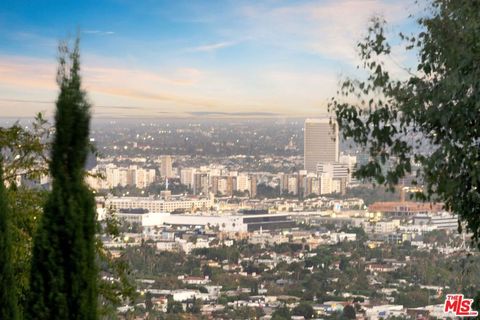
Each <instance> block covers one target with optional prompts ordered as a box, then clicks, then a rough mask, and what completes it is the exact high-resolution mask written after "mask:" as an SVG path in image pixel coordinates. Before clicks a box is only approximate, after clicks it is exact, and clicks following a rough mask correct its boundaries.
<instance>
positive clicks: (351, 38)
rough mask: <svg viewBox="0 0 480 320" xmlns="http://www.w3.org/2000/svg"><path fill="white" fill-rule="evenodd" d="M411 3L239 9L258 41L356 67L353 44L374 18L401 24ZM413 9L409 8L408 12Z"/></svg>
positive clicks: (351, 1) (375, 0) (377, 0)
mask: <svg viewBox="0 0 480 320" xmlns="http://www.w3.org/2000/svg"><path fill="white" fill-rule="evenodd" d="M412 6H413V1H412V0H407V1H382V0H364V1H358V0H344V1H342V0H338V1H333V0H331V1H326V2H307V3H305V2H299V3H298V4H293V5H274V6H271V5H265V4H255V5H248V6H245V7H243V8H241V9H240V15H241V16H242V17H243V18H244V19H245V21H246V25H247V28H248V30H246V31H245V30H242V32H247V33H249V34H251V35H252V36H254V37H255V38H256V39H257V41H258V42H262V43H269V44H271V45H276V46H280V47H286V48H288V49H291V50H297V51H305V52H308V53H317V54H319V55H322V56H323V57H325V58H328V59H332V60H338V61H344V62H349V63H351V64H355V65H356V64H357V62H358V59H357V53H356V42H357V41H358V40H360V38H361V36H362V35H363V34H364V33H365V32H366V29H367V26H368V22H369V20H370V18H372V17H373V16H374V15H381V16H383V17H385V18H386V20H387V21H388V22H389V23H392V24H398V23H401V22H403V21H405V20H406V19H407V18H408V15H409V14H410V13H412V12H411V11H410V9H411V8H412ZM412 10H413V9H412Z"/></svg>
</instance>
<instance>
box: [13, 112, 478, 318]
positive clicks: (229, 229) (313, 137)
mask: <svg viewBox="0 0 480 320" xmlns="http://www.w3.org/2000/svg"><path fill="white" fill-rule="evenodd" d="M258 124H259V123H258V122H257V121H253V122H251V121H246V122H236V123H222V122H216V123H213V124H211V123H189V122H188V121H185V122H181V121H176V122H175V123H173V124H168V125H165V123H164V124H163V128H168V129H159V127H160V126H159V124H154V123H151V124H148V123H140V124H138V123H137V124H130V125H129V126H118V125H116V124H115V122H112V123H110V124H107V125H102V126H100V127H95V128H94V132H93V135H92V142H93V143H94V144H95V146H96V148H97V154H96V155H94V154H93V153H92V155H91V156H90V157H89V161H88V163H87V169H88V173H89V174H88V176H87V178H86V179H87V183H88V185H89V186H90V187H91V188H92V190H94V192H95V193H96V202H97V214H98V219H99V221H101V222H102V221H106V219H109V217H114V218H115V219H118V220H119V221H120V222H121V225H122V230H123V232H124V236H123V237H121V238H110V237H107V236H105V237H104V239H103V241H104V243H105V245H106V247H107V248H108V249H109V250H110V251H111V253H112V254H113V255H114V256H117V257H119V258H120V257H122V259H127V260H129V261H130V263H131V264H132V265H133V267H134V269H135V278H136V281H137V284H138V289H137V290H138V292H139V293H141V294H143V295H144V294H145V293H147V292H148V297H149V298H148V299H149V300H148V304H149V305H150V304H151V306H150V307H149V308H147V307H146V305H145V303H146V302H142V301H137V302H136V304H135V303H134V302H129V303H126V304H125V305H124V306H122V307H119V309H118V312H119V314H127V313H129V312H137V313H139V314H141V313H142V312H141V311H139V310H144V309H145V310H150V311H148V312H147V314H148V313H149V312H150V313H152V312H154V313H155V312H156V313H158V314H163V313H167V314H168V313H169V312H171V308H172V305H178V306H179V308H181V310H183V311H185V312H188V311H189V310H190V311H191V310H192V308H198V312H199V313H201V314H203V315H204V316H207V317H215V316H217V317H218V316H219V317H235V315H237V316H240V315H242V316H240V317H251V316H252V314H255V315H256V316H258V317H259V318H262V319H276V317H277V316H278V313H279V312H281V311H282V310H284V309H285V308H286V309H287V310H290V311H288V312H290V313H292V314H291V315H292V317H291V318H292V319H297V318H298V319H303V318H304V317H302V318H300V317H301V315H299V316H298V317H297V318H295V314H301V312H300V311H299V308H300V307H299V306H304V304H305V303H307V302H308V306H310V308H312V310H313V311H312V312H313V314H314V315H315V316H317V317H320V318H322V317H334V316H335V314H339V313H345V312H346V310H347V309H348V308H349V306H352V307H353V308H354V311H355V312H356V318H357V319H381V318H388V317H394V316H395V317H407V316H408V317H419V316H422V315H423V316H425V315H429V316H430V317H441V316H442V312H443V309H442V306H443V305H442V300H441V299H442V292H444V291H445V290H448V288H449V286H450V285H451V283H450V282H449V281H448V277H447V278H446V279H444V280H442V281H440V282H439V280H438V279H436V280H435V279H434V278H431V275H429V272H433V271H428V272H427V271H424V272H427V273H424V274H418V272H419V270H418V268H419V265H420V264H422V263H427V259H431V258H428V257H430V256H431V255H438V256H442V257H444V259H445V261H449V260H452V259H453V260H455V259H456V257H457V255H458V254H460V253H465V252H470V250H471V249H470V245H469V243H468V241H466V240H465V235H463V236H460V235H459V234H458V232H457V228H458V221H457V218H456V217H455V216H453V215H452V214H451V213H449V212H447V211H445V210H443V206H442V204H430V203H419V202H413V201H410V200H409V196H408V195H409V194H411V193H412V192H415V191H418V187H417V186H414V185H412V184H411V183H410V182H411V180H412V179H413V176H412V177H406V178H405V179H403V180H402V181H401V184H399V185H398V187H397V188H396V192H395V193H388V192H386V191H385V190H382V188H372V185H371V182H370V181H359V180H357V179H356V178H355V176H354V173H355V170H356V168H357V167H358V165H361V164H365V163H366V162H368V161H369V157H368V156H366V155H365V153H363V152H362V150H359V149H357V148H355V146H354V145H352V144H349V143H348V141H341V138H340V133H339V131H338V127H337V125H336V123H335V122H334V121H332V120H331V119H306V120H304V121H300V120H295V121H292V122H286V123H285V122H283V123H275V122H268V121H266V122H265V123H263V124H262V125H261V126H259V125H258ZM136 128H138V129H136ZM107 132H108V134H105V133H107ZM200 136H201V137H202V140H199V137H200ZM170 139H171V140H173V141H175V143H172V141H170ZM255 141H257V143H254V142H255ZM160 150H161V152H160ZM247 150H248V151H247ZM190 152H191V153H190ZM385 169H388V168H385ZM21 180H22V178H21V176H20V177H19V181H21ZM25 182H28V183H30V184H31V183H32V182H31V181H25ZM41 184H43V186H45V187H47V188H48V177H43V178H42V180H41ZM134 248H137V249H134ZM347 248H349V249H347ZM132 250H133V251H132ZM151 250H153V251H151ZM325 250H326V251H325ZM152 254H153V256H150V258H148V257H149V255H152ZM223 254H226V256H222V255H223ZM229 254H232V255H233V257H235V258H233V257H232V256H229ZM162 256H165V257H171V258H172V259H174V260H175V259H176V260H179V261H182V260H184V259H187V260H188V259H193V261H196V262H195V265H196V267H195V268H194V269H192V270H190V272H188V271H187V270H185V268H183V267H180V266H177V267H173V266H172V265H169V264H167V265H165V263H163V262H162V263H160V262H155V261H156V259H160V260H159V261H163V260H161V259H162V258H161V257H162ZM140 257H143V258H142V259H153V260H152V261H153V262H152V263H153V264H152V265H151V266H148V265H145V263H140V262H138V261H137V259H139V258H140ZM155 257H157V258H155ZM135 261H137V262H135ZM164 268H167V269H164ZM295 268H300V269H298V270H299V271H295V270H297V269H295ZM155 270H156V271H155ZM281 270H284V271H281ZM289 270H290V271H289ZM346 270H349V271H348V272H347V271H346ZM407 270H409V271H408V272H407ZM442 270H443V269H442ZM165 272H166V273H165ZM285 272H286V273H285ZM295 272H300V273H298V274H297V275H295ZM445 272H446V271H445ZM300 274H301V275H300ZM401 274H403V275H405V277H404V276H400V275H401ZM407 274H409V276H408V277H407V276H406V275H407ZM413 274H416V275H415V276H414V275H413ZM320 275H322V276H321V279H320V278H318V277H320ZM105 276H107V275H105ZM349 276H351V277H354V278H353V279H350V280H348V277H349ZM165 277H166V278H165ZM225 277H231V279H236V280H235V281H237V282H235V284H232V281H231V280H227V279H226V278H225ZM292 277H293V278H292ZM359 277H360V278H359ZM317 278H318V279H317ZM166 279H170V280H168V281H169V282H168V283H169V284H168V285H167V284H166V282H165V281H166ZM309 279H310V280H309ZM314 279H317V280H314ZM388 279H390V280H388ZM406 279H410V280H406ZM308 281H313V282H314V283H317V284H318V285H319V286H320V285H321V288H323V289H320V288H312V287H310V286H309V285H308V284H307V282H308ZM319 281H320V282H319ZM345 281H346V282H345ZM298 286H300V287H298ZM293 288H303V289H301V290H300V289H298V290H299V291H295V290H294V289H293ZM412 288H417V289H418V290H420V291H419V292H422V294H423V295H424V297H426V299H423V298H421V299H410V300H409V299H407V298H405V295H406V294H407V293H409V292H410V293H409V294H411V293H412V290H413V289H412ZM417 289H415V290H417ZM373 292H377V294H373ZM405 299H406V300H405ZM200 301H201V302H200ZM142 306H143V307H142ZM142 308H143V309H142ZM345 308H346V309H345ZM242 312H243V313H242ZM245 312H246V314H248V315H246V314H245ZM252 312H253V313H252Z"/></svg>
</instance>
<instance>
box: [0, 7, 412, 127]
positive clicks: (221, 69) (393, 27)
mask: <svg viewBox="0 0 480 320" xmlns="http://www.w3.org/2000/svg"><path fill="white" fill-rule="evenodd" d="M415 10H416V7H415V6H414V5H412V2H411V1H401V0H399V1H397V0H395V1H394V0H391V1H389V0H383V1H382V0H350V1H342V0H332V1H280V0H269V1H239V0H237V1H233V0H232V1H228V0H226V1H213V0H208V1H207V0H206V1H178V0H176V1H153V0H144V1H138V0H137V1H129V0H115V1H99V0H97V1H89V0H88V1H85V0H83V1H65V0H63V1H22V0H6V1H5V0H4V1H2V2H1V3H0V116H1V115H3V116H8V117H28V116H32V115H33V114H35V113H36V112H39V111H41V112H46V113H47V114H50V115H51V114H52V111H53V110H54V103H53V101H54V100H55V96H56V93H57V89H56V85H55V68H56V46H57V43H58V40H60V39H64V38H66V37H67V36H71V37H72V36H75V34H76V32H77V30H80V32H81V52H82V67H83V69H82V74H83V78H84V85H85V88H86V89H87V91H88V93H89V97H90V100H91V101H92V103H93V105H94V108H93V114H94V116H95V117H149V118H150V117H191V116H198V115H204V116H222V117H228V116H229V114H231V115H232V116H241V115H242V114H244V115H245V116H254V115H255V114H258V115H259V116H263V117H264V116H276V117H307V116H319V115H322V114H324V113H325V112H326V103H327V100H328V98H329V97H331V96H332V95H334V94H335V92H336V89H337V84H338V81H339V80H340V79H342V78H344V77H346V76H352V75H356V72H357V71H355V70H356V69H355V66H356V64H357V63H358V59H357V58H356V55H355V43H356V41H357V40H358V39H359V38H360V37H361V36H362V35H363V34H365V30H366V27H367V23H368V19H369V18H370V17H372V16H373V15H375V14H377V15H378V14H380V15H383V16H384V17H385V18H386V20H387V21H388V22H389V32H390V33H392V34H395V33H398V31H400V30H403V31H405V30H406V31H411V30H414V24H413V22H412V21H411V20H409V19H407V17H408V14H409V13H412V12H414V11H415ZM409 59H411V57H410V58H408V57H407V56H406V55H405V54H404V53H402V52H401V51H400V50H398V52H396V51H394V54H393V56H392V60H391V61H390V62H388V61H387V63H388V64H389V65H390V66H391V67H392V68H393V69H395V68H397V69H398V70H393V71H394V72H397V73H398V74H399V76H401V72H402V71H401V69H400V68H398V65H402V64H404V63H408V60H409Z"/></svg>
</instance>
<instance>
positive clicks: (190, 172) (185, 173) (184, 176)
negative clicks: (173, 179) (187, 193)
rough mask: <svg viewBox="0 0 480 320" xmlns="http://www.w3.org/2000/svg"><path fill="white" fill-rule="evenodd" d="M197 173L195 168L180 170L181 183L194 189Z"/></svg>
mask: <svg viewBox="0 0 480 320" xmlns="http://www.w3.org/2000/svg"><path fill="white" fill-rule="evenodd" d="M195 172H196V170H195V168H183V169H182V170H180V183H181V184H184V185H186V186H188V187H189V188H192V187H193V182H194V176H195Z"/></svg>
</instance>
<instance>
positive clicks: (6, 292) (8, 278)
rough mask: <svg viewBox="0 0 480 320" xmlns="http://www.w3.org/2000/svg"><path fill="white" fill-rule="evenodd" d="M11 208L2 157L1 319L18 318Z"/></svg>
mask: <svg viewBox="0 0 480 320" xmlns="http://www.w3.org/2000/svg"><path fill="white" fill-rule="evenodd" d="M10 217H11V210H10V204H9V203H8V197H7V193H6V190H5V184H4V180H3V160H2V157H0V275H1V276H0V295H1V297H0V319H12V320H15V319H18V318H19V313H18V311H19V310H18V299H17V295H18V292H17V288H16V283H15V277H14V268H13V261H12V239H11V223H10V222H11V221H10Z"/></svg>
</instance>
